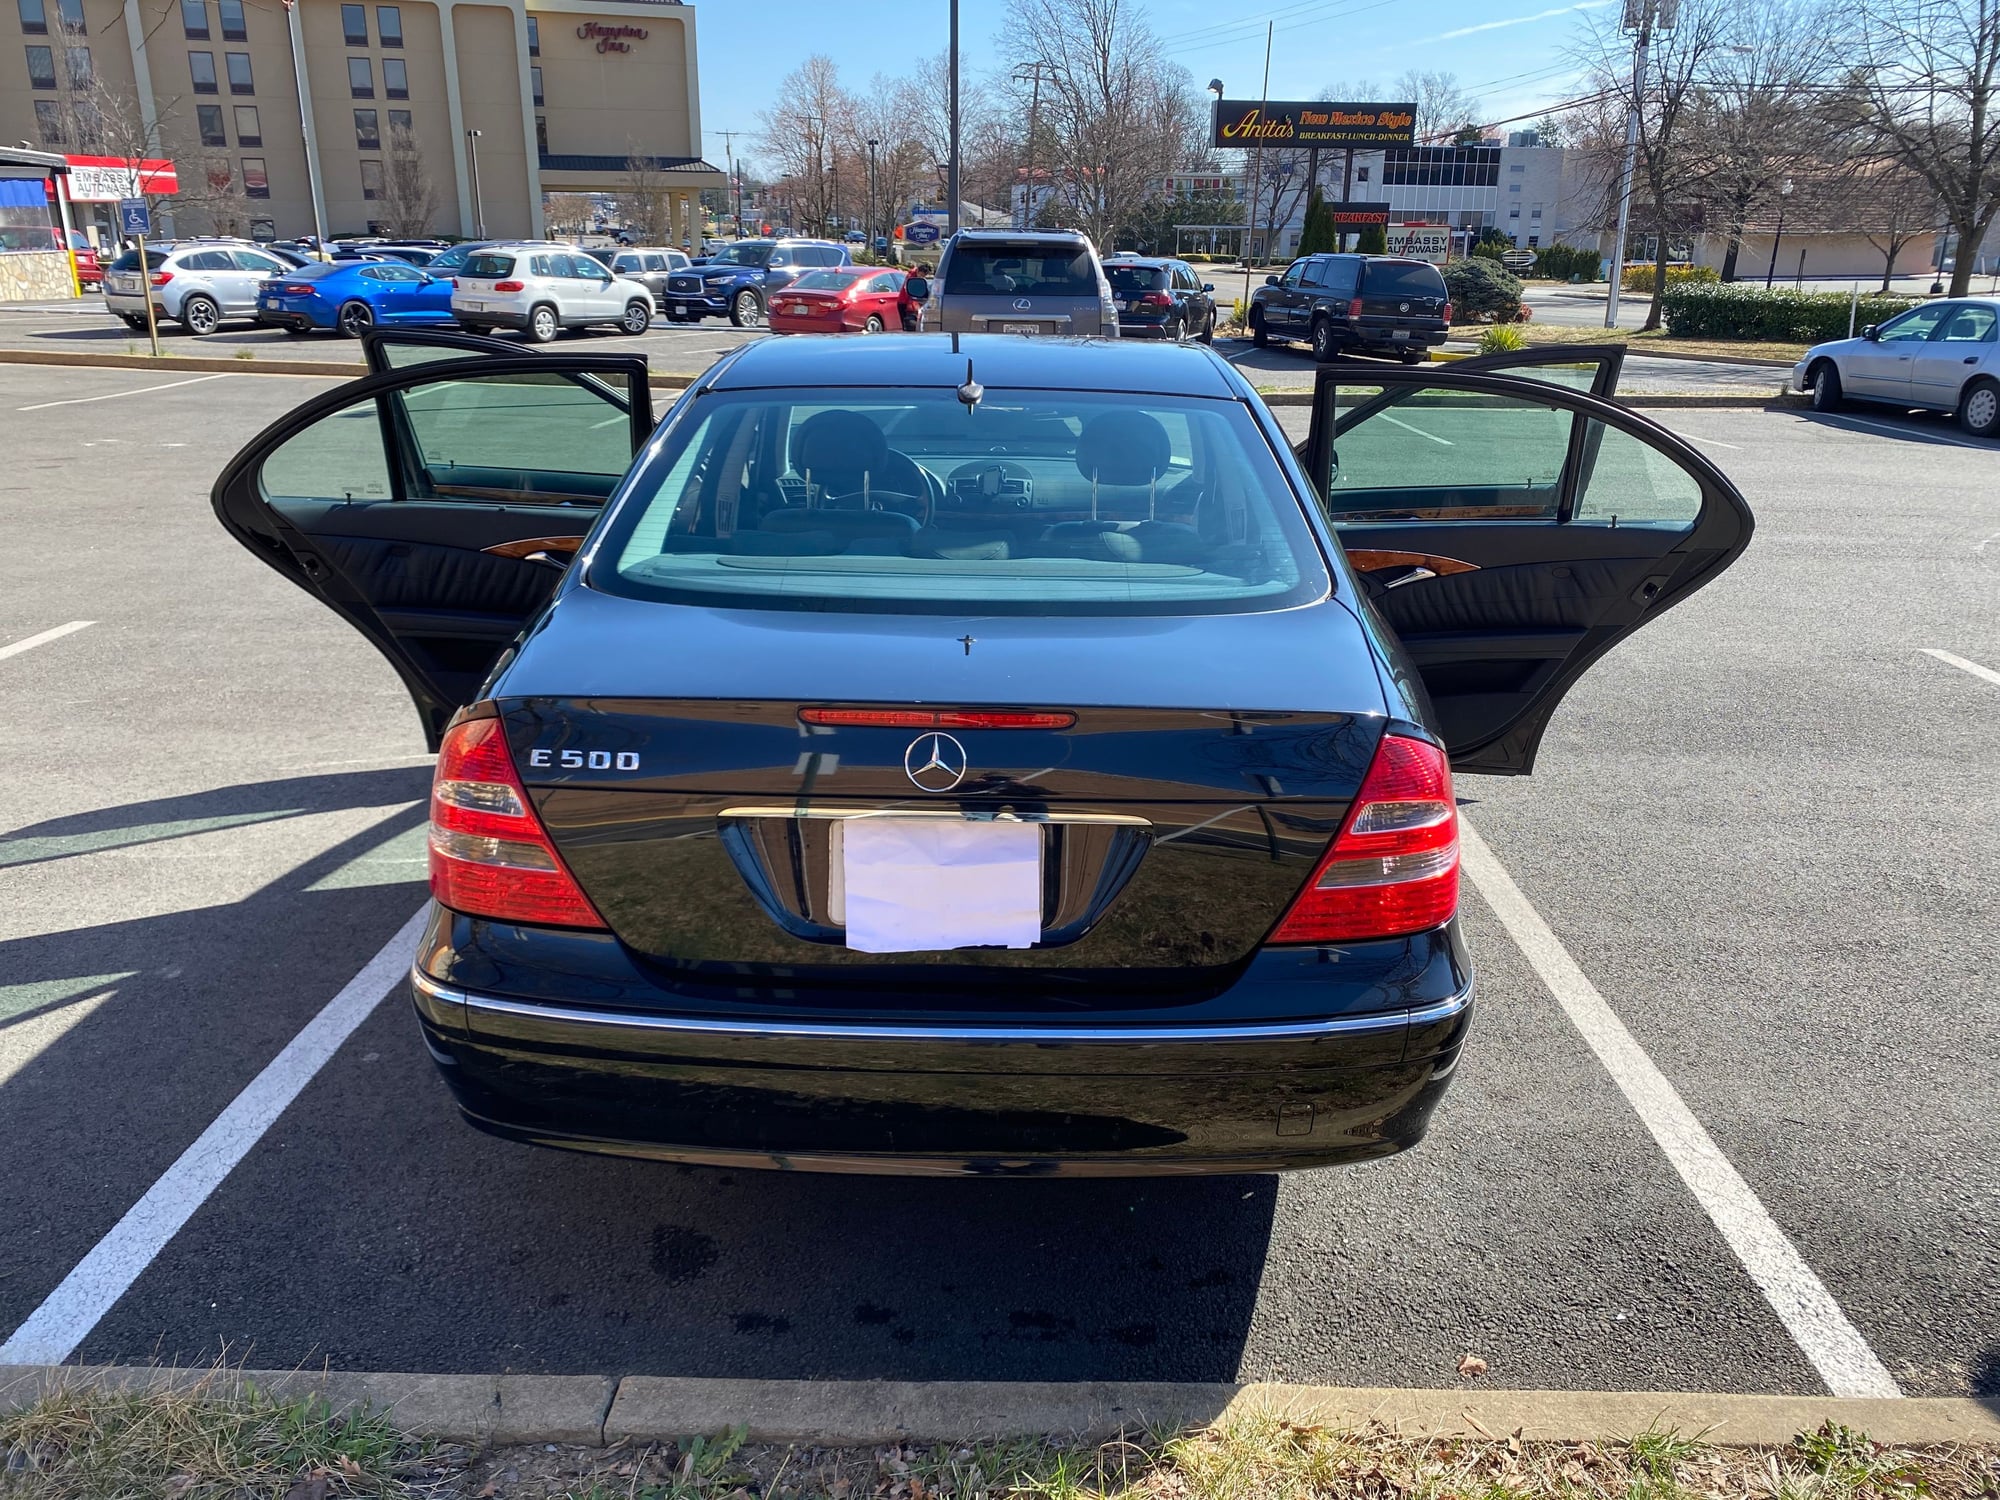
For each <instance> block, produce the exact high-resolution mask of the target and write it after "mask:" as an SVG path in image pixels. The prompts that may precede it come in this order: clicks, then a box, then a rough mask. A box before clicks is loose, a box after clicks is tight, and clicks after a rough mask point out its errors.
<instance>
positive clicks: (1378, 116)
mask: <svg viewBox="0 0 2000 1500" xmlns="http://www.w3.org/2000/svg"><path fill="white" fill-rule="evenodd" d="M1416 140H1417V107H1416V106H1415V105H1414V104H1337V103H1329V102H1327V101H1325V100H1317V99H1315V100H1280V99H1271V100H1262V99H1224V100H1222V101H1221V102H1220V103H1218V104H1217V105H1216V106H1215V140H1214V142H1213V144H1214V145H1217V146H1235V147H1238V148H1242V147H1246V146H1249V147H1254V146H1413V145H1415V144H1416Z"/></svg>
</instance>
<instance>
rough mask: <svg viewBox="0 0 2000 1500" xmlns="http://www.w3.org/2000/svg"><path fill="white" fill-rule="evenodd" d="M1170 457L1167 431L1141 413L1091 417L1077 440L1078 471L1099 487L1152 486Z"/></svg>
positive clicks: (1114, 412) (1117, 412)
mask: <svg viewBox="0 0 2000 1500" xmlns="http://www.w3.org/2000/svg"><path fill="white" fill-rule="evenodd" d="M1172 456H1173V443H1172V442H1171V441H1170V440H1169V439H1168V437H1167V429H1166V428H1165V427H1163V426H1162V425H1160V422H1159V419H1158V418H1156V417H1149V416H1147V415H1146V414H1145V413H1144V412H1142V411H1108V412H1105V413H1104V415H1102V416H1100V417H1093V418H1091V419H1090V421H1089V423H1087V424H1086V425H1085V427H1084V429H1083V431H1082V432H1081V433H1080V434H1078V436H1077V440H1076V466H1077V468H1078V470H1079V471H1081V473H1082V474H1083V477H1084V478H1085V479H1091V480H1095V481H1096V482H1097V483H1099V484H1151V483H1152V482H1153V481H1154V480H1155V479H1158V478H1159V477H1160V476H1161V475H1162V474H1164V473H1166V472H1167V463H1168V460H1169V459H1171V458H1172Z"/></svg>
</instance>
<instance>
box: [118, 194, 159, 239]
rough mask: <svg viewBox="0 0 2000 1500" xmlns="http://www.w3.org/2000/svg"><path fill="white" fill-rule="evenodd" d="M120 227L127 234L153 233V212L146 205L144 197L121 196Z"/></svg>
mask: <svg viewBox="0 0 2000 1500" xmlns="http://www.w3.org/2000/svg"><path fill="white" fill-rule="evenodd" d="M118 227H119V229H120V230H122V231H123V232H124V233H126V234H151V233H152V232H153V213H152V210H151V209H149V208H147V207H146V200H145V199H144V198H120V199H119V200H118Z"/></svg>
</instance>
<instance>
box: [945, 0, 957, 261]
mask: <svg viewBox="0 0 2000 1500" xmlns="http://www.w3.org/2000/svg"><path fill="white" fill-rule="evenodd" d="M950 66H951V88H950V94H951V160H950V162H949V163H948V164H947V165H946V168H945V184H944V190H945V195H946V197H947V198H948V199H949V201H948V202H947V203H946V204H945V218H944V225H945V235H946V236H947V238H948V237H950V236H951V235H954V234H957V233H958V0H951V59H950Z"/></svg>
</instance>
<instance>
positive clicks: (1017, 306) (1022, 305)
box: [1014, 297, 1035, 312]
mask: <svg viewBox="0 0 2000 1500" xmlns="http://www.w3.org/2000/svg"><path fill="white" fill-rule="evenodd" d="M1034 305H1035V304H1034V303H1033V302H1031V301H1029V300H1028V299H1027V298H1026V297H1016V298H1015V299H1014V311H1015V312H1026V311H1027V310H1028V309H1029V308H1031V307H1033V306H1034Z"/></svg>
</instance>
